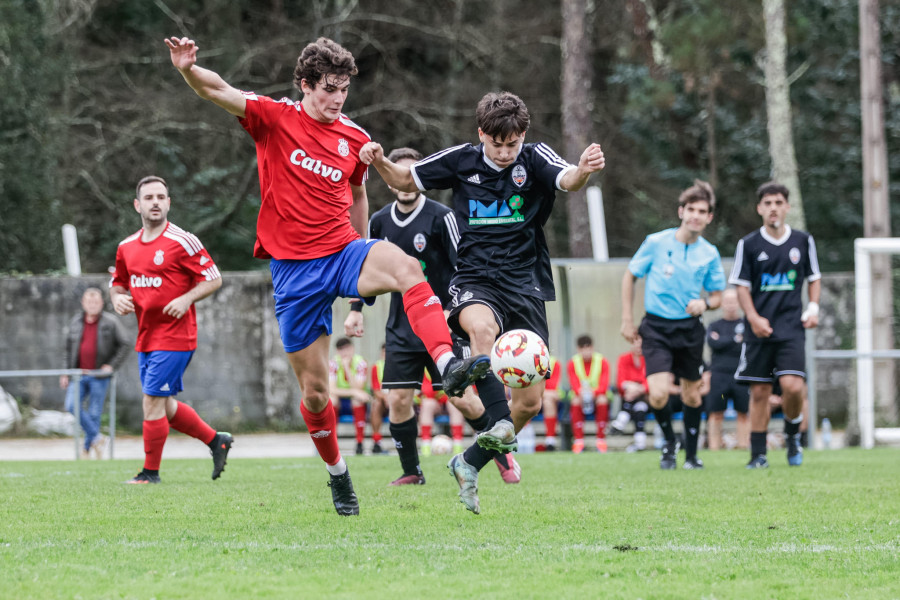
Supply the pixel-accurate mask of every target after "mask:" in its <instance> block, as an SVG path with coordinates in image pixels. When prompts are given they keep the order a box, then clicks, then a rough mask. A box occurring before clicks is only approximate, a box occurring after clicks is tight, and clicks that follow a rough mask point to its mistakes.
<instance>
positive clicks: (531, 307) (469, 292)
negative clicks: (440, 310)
mask: <svg viewBox="0 0 900 600" xmlns="http://www.w3.org/2000/svg"><path fill="white" fill-rule="evenodd" d="M450 293H451V294H452V295H453V302H452V303H451V304H450V316H449V317H447V324H448V325H450V329H451V330H453V332H454V333H455V334H457V335H459V336H461V337H462V338H464V339H469V337H468V334H467V333H466V332H465V331H464V330H463V328H462V327H460V325H459V313H460V312H462V309H464V308H465V307H466V306H469V305H471V304H484V305H485V306H487V307H488V308H490V309H491V312H493V313H494V319H495V320H496V321H497V324H498V325H499V326H500V333H503V332H504V331H509V330H511V329H527V330H529V331H533V332H535V333H536V334H538V335H539V336H540V337H541V339H542V340H544V343H545V344H547V347H549V346H550V341H549V338H550V330H549V328H548V327H547V310H546V308H545V307H544V301H543V300H542V299H541V298H535V297H534V296H526V295H525V294H510V293H506V292H504V291H502V290H498V289H497V288H495V287H491V286H480V285H473V284H471V283H466V284H463V285H461V286H455V285H451V286H450Z"/></svg>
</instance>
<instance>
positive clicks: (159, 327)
mask: <svg viewBox="0 0 900 600" xmlns="http://www.w3.org/2000/svg"><path fill="white" fill-rule="evenodd" d="M143 232H144V230H143V229H141V230H140V231H138V232H137V233H134V234H132V235H130V236H128V237H127V238H125V239H124V240H122V241H121V242H119V249H118V250H117V251H116V271H115V273H113V277H112V281H110V284H109V285H110V287H112V286H115V285H118V286H122V287H123V288H125V289H126V290H128V291H129V292H131V297H132V299H133V301H134V312H135V315H136V316H137V321H138V337H137V344H135V347H134V349H135V350H137V351H138V352H152V351H154V350H170V351H187V350H195V349H196V348H197V311H196V310H195V309H194V306H193V305H191V308H190V309H189V310H188V312H187V313H185V315H184V316H183V317H181V318H180V319H176V318H175V317H170V316H169V315H166V314H163V308H165V307H166V305H167V304H168V303H169V302H171V301H172V300H174V299H175V298H177V297H178V296H181V295H182V294H184V293H186V292H188V291H190V290H192V289H194V288H195V287H196V286H197V284H199V283H200V282H202V281H212V280H214V279H218V278H219V277H221V274H220V273H219V269H218V267H216V264H215V263H214V262H213V260H212V258H210V256H209V253H208V252H207V251H206V249H205V248H204V247H203V244H201V243H200V240H198V239H197V237H196V236H195V235H194V234H192V233H188V232H187V231H185V230H184V229H182V228H180V227H178V226H177V225H175V224H174V223H171V222H170V223H168V224H167V225H166V228H165V230H163V232H162V234H160V235H159V236H158V237H157V238H156V239H155V240H153V241H152V242H143V241H141V234H142V233H143Z"/></svg>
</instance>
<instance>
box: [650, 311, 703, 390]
mask: <svg viewBox="0 0 900 600" xmlns="http://www.w3.org/2000/svg"><path fill="white" fill-rule="evenodd" d="M638 333H640V334H641V339H642V342H641V350H642V351H643V353H644V361H645V362H646V364H647V376H648V377H649V376H650V375H653V374H654V373H672V374H674V375H675V377H676V378H679V377H680V378H683V379H686V380H688V381H697V380H698V379H700V376H701V374H702V373H703V343H704V341H705V340H706V328H705V327H703V323H702V322H701V321H700V319H698V318H696V317H691V318H689V319H663V318H662V317H657V316H654V315H647V316H645V317H644V320H643V321H641V326H640V327H639V328H638ZM676 383H677V381H676Z"/></svg>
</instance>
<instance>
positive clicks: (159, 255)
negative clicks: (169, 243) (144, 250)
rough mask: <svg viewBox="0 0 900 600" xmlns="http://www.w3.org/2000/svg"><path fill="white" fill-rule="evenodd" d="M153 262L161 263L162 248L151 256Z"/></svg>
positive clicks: (155, 263)
mask: <svg viewBox="0 0 900 600" xmlns="http://www.w3.org/2000/svg"><path fill="white" fill-rule="evenodd" d="M153 264H154V265H161V264H163V251H162V250H157V251H156V254H155V255H154V256H153Z"/></svg>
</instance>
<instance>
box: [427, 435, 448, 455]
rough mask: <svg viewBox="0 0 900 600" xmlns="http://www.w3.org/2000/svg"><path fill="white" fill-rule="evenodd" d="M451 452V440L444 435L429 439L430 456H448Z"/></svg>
mask: <svg viewBox="0 0 900 600" xmlns="http://www.w3.org/2000/svg"><path fill="white" fill-rule="evenodd" d="M451 450H453V440H451V439H450V438H449V437H447V436H446V435H443V434H440V435H436V436H434V437H433V438H431V453H432V454H450V451H451Z"/></svg>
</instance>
